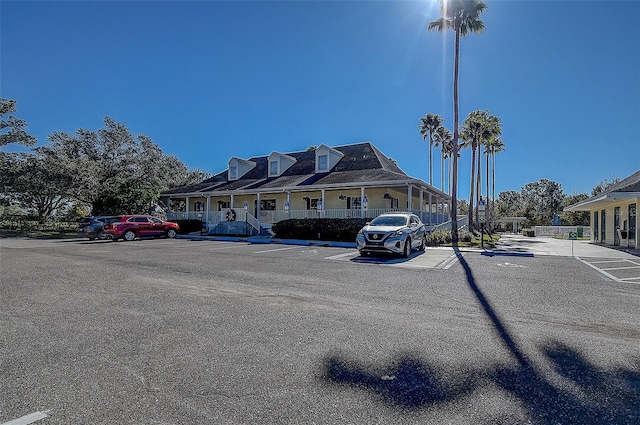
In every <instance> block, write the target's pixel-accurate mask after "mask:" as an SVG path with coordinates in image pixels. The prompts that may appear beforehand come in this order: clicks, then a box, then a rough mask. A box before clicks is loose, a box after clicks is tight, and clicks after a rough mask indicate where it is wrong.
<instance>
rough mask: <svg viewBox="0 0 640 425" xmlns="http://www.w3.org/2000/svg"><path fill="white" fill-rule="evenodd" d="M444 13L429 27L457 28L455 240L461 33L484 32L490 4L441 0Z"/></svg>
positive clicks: (453, 228) (478, 0) (454, 226)
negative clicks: (482, 16)
mask: <svg viewBox="0 0 640 425" xmlns="http://www.w3.org/2000/svg"><path fill="white" fill-rule="evenodd" d="M439 1H440V13H441V14H442V17H440V18H438V19H436V20H435V21H432V22H430V23H429V26H428V29H429V30H432V29H435V30H437V31H438V32H442V31H444V30H445V29H452V30H454V31H455V56H454V67H453V152H452V157H453V181H452V188H451V209H452V212H453V213H452V215H451V239H452V241H453V243H454V244H457V243H458V218H457V217H456V213H457V208H458V199H457V197H458V194H457V192H458V190H457V187H458V125H459V122H460V120H459V107H460V105H459V103H458V76H459V72H458V67H459V62H460V36H462V37H464V36H466V35H467V34H468V33H469V32H474V33H480V32H482V31H483V30H484V22H482V21H481V20H480V15H481V14H482V12H484V11H485V9H486V8H487V5H486V4H484V3H483V2H482V1H481V0H449V1H447V0H439Z"/></svg>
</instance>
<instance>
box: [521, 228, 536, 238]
mask: <svg viewBox="0 0 640 425" xmlns="http://www.w3.org/2000/svg"><path fill="white" fill-rule="evenodd" d="M535 235H536V232H535V230H533V229H522V236H529V237H533V236H535Z"/></svg>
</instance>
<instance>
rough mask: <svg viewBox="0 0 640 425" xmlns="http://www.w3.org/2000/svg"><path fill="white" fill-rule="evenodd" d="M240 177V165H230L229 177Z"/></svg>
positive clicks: (232, 178)
mask: <svg viewBox="0 0 640 425" xmlns="http://www.w3.org/2000/svg"><path fill="white" fill-rule="evenodd" d="M237 178H238V167H236V166H235V165H232V166H231V167H229V179H231V180H234V179H237Z"/></svg>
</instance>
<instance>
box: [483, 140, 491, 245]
mask: <svg viewBox="0 0 640 425" xmlns="http://www.w3.org/2000/svg"><path fill="white" fill-rule="evenodd" d="M485 156H486V158H485V169H484V170H485V175H484V176H485V180H484V184H485V188H486V192H485V193H486V195H487V196H486V199H487V202H486V210H485V223H487V225H486V226H485V227H486V228H487V230H488V233H490V232H489V231H490V230H491V229H490V227H491V226H489V220H488V219H487V217H490V211H491V210H490V209H489V205H490V203H491V200H490V199H489V152H485Z"/></svg>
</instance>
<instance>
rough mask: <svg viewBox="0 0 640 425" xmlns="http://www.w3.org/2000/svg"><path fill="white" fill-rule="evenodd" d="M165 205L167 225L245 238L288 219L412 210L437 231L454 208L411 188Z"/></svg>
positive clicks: (205, 197)
mask: <svg viewBox="0 0 640 425" xmlns="http://www.w3.org/2000/svg"><path fill="white" fill-rule="evenodd" d="M427 189H430V190H427ZM165 201H166V208H167V219H169V220H184V219H195V220H200V221H202V222H203V223H204V228H205V229H206V231H207V232H208V233H242V234H255V233H259V232H261V231H262V230H263V229H264V228H269V227H271V225H272V224H274V223H277V222H279V221H282V220H287V219H303V218H308V219H312V218H341V219H346V218H374V217H376V216H378V215H380V214H382V213H385V212H391V211H411V212H413V213H415V214H416V215H418V216H419V217H420V218H421V219H422V221H423V222H424V223H425V224H427V225H430V226H436V225H438V224H441V223H444V222H447V221H448V220H449V209H450V207H449V205H450V204H449V202H450V198H449V196H448V195H446V194H444V193H441V192H439V191H438V190H437V189H434V188H431V187H429V188H426V187H425V188H423V187H419V186H416V185H410V184H406V185H404V186H395V187H386V186H385V187H370V186H362V187H359V188H354V187H332V188H320V189H316V190H300V189H299V188H296V189H291V190H281V191H271V192H268V191H260V192H257V191H256V192H253V193H251V192H250V191H247V190H242V191H234V192H229V193H227V192H225V193H220V192H217V193H216V192H212V193H193V194H186V195H170V196H169V197H167V198H165Z"/></svg>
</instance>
